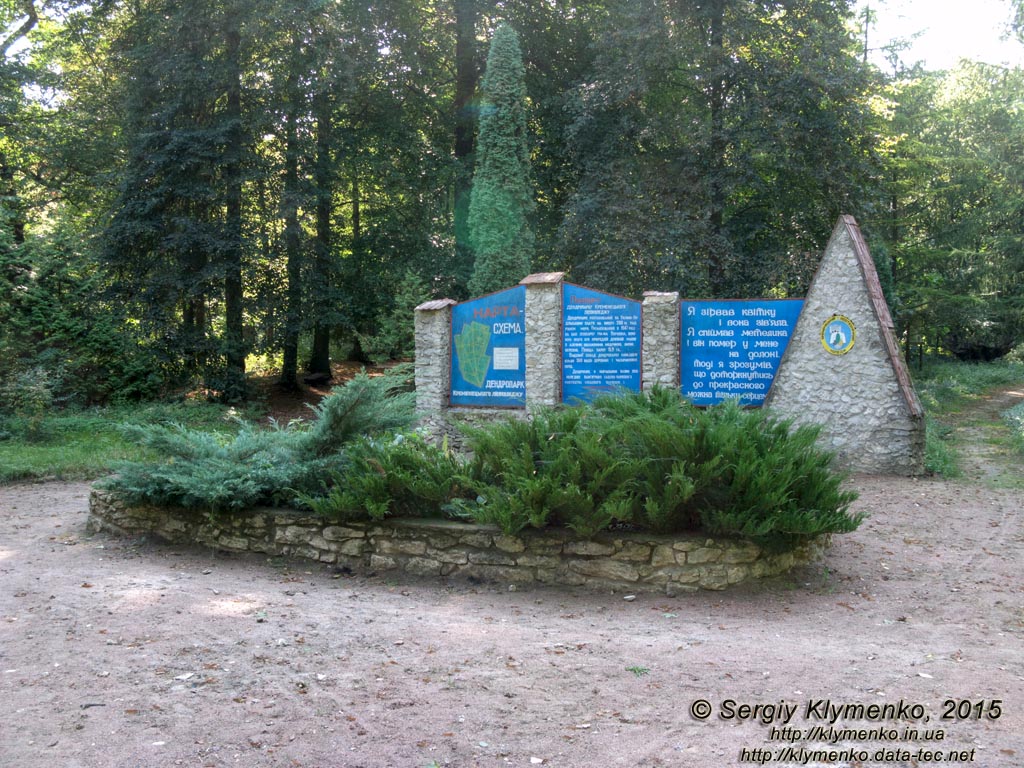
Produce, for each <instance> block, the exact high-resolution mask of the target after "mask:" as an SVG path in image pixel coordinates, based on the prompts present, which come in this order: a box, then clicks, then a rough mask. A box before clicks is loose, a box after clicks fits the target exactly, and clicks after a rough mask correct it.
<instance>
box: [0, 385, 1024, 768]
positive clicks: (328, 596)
mask: <svg viewBox="0 0 1024 768" xmlns="http://www.w3.org/2000/svg"><path fill="white" fill-rule="evenodd" d="M992 407H993V408H998V407H1001V406H999V405H995V406H992ZM991 417H992V414H991V413H988V412H986V411H983V410H982V407H979V408H975V409H972V411H971V412H969V413H965V414H964V418H963V423H964V425H965V429H964V433H963V436H964V439H969V440H971V441H974V437H972V436H973V435H974V434H975V433H974V432H973V431H971V430H973V429H974V427H972V426H969V425H971V424H974V423H975V422H979V426H978V428H979V429H982V427H981V426H980V423H982V422H987V421H990V420H991ZM972 450H973V449H972ZM972 456H976V460H977V461H979V462H980V463H979V466H982V467H983V468H985V467H993V466H995V467H996V468H997V469H998V471H997V472H995V473H994V474H992V473H989V472H988V471H987V469H986V470H985V471H984V472H982V473H981V474H982V475H983V476H984V478H986V479H983V480H977V479H974V476H976V475H978V473H974V472H969V473H968V477H967V478H965V479H964V480H962V481H959V482H942V481H934V480H911V481H908V480H902V479H890V478H878V477H858V478H856V479H855V481H854V484H855V485H856V487H857V488H858V489H859V491H860V493H861V498H860V501H859V502H858V507H859V508H862V509H866V510H868V511H870V513H871V518H870V520H869V521H868V522H867V523H865V525H864V526H862V528H861V530H859V531H857V532H856V533H854V534H850V535H847V536H843V537H838V538H837V539H836V541H835V544H834V546H833V547H832V549H831V551H830V553H829V555H828V557H827V559H826V560H825V561H824V562H822V563H821V564H819V565H817V566H815V567H812V568H807V569H804V570H802V571H799V572H796V573H793V574H791V575H790V576H788V577H785V578H782V579H779V580H775V581H772V582H769V583H765V584H762V585H758V586H756V587H751V588H747V589H741V590H735V591H730V592H725V593H715V594H695V595H684V596H681V597H678V598H666V597H657V596H638V597H637V598H636V599H635V600H631V601H627V600H625V599H624V595H622V594H608V593H596V594H595V593H587V592H581V591H574V590H569V589H566V590H537V591H528V592H509V591H508V590H507V587H504V586H503V585H494V586H492V587H484V586H472V585H467V584H465V583H461V584H456V585H449V586H445V585H438V584H434V583H406V584H399V583H393V582H391V581H389V580H388V579H386V578H356V577H349V576H344V575H341V574H336V573H332V572H331V571H330V570H328V569H320V568H312V567H308V566H298V567H295V566H292V567H287V566H286V565H285V564H282V563H279V562H274V561H272V562H267V561H266V560H265V559H245V558H239V557H227V556H225V555H220V554H215V553H211V552H206V551H190V550H184V549H181V548H173V547H166V546H161V545H157V544H152V543H149V542H146V541H142V540H124V539H117V538H112V537H108V536H105V535H99V536H95V537H91V538H90V537H87V536H86V535H85V532H84V527H85V516H86V499H87V492H88V487H87V486H86V485H85V484H76V483H46V484H38V485H16V486H8V487H3V488H0V765H2V766H18V768H74V767H77V766H83V767H86V768H115V767H116V768H122V767H125V766H140V767H144V768H163V767H164V766H247V767H263V766H266V767H268V768H269V767H271V766H273V767H274V768H277V767H278V766H282V767H292V766H296V767H298V766H308V767H315V768H383V767H391V766H395V767H403V768H404V767H406V766H409V767H411V768H426V767H427V766H457V767H460V768H461V767H463V766H487V767H491V766H531V765H546V766H560V767H570V768H589V767H590V766H698V767H704V766H707V767H708V768H711V767H715V768H717V767H719V766H733V765H746V764H750V763H754V764H759V763H760V764H767V765H772V766H781V765H797V764H801V763H802V762H804V759H805V758H807V759H806V764H808V765H831V766H848V767H853V766H858V767H860V766H868V765H871V766H874V765H879V766H882V765H884V766H900V767H905V766H924V765H946V766H949V765H955V766H982V767H989V766H1006V767H1007V768H1010V767H1017V766H1022V765H1024V645H1022V640H1024V580H1022V577H1021V563H1022V562H1024V530H1022V521H1021V511H1022V508H1024V490H1020V489H1019V488H1017V489H1015V488H1012V487H1005V486H1006V485H1007V484H1006V483H1002V482H992V481H990V480H989V479H988V478H992V477H995V478H997V479H998V478H1005V477H1009V476H1010V475H1012V473H1014V472H1016V473H1019V472H1020V466H1021V462H1020V460H1019V458H1018V459H1014V458H1013V457H1011V456H1010V455H1009V454H1005V455H999V456H986V455H984V454H982V453H981V452H979V453H977V454H972ZM972 460H975V459H972ZM698 700H706V701H708V702H709V703H710V704H711V717H710V718H709V719H708V720H706V721H702V720H699V719H696V718H695V717H693V716H692V715H691V714H690V709H691V706H692V705H693V703H694V702H696V701H698ZM947 700H952V701H953V702H954V704H953V705H950V704H944V702H945V701H947ZM730 701H734V702H735V703H736V706H733V705H731V704H729V702H730ZM995 701H999V702H1000V703H999V704H998V705H993V703H992V702H995ZM825 702H828V703H830V704H831V705H833V706H842V705H854V706H855V707H857V706H859V705H864V708H863V709H857V708H854V709H851V710H848V711H846V712H844V713H843V714H844V715H845V716H844V717H842V718H840V719H839V720H838V722H837V725H838V726H840V727H843V726H845V727H851V728H858V729H865V732H864V733H860V734H857V733H843V734H836V733H832V734H829V733H827V732H825V733H822V732H818V733H815V734H813V735H809V734H808V730H809V729H810V728H812V727H814V726H818V725H821V726H824V727H826V728H827V726H828V725H829V719H830V717H829V714H828V713H829V711H830V710H828V709H827V707H825ZM958 702H969V704H965V705H961V706H962V707H963V708H962V709H961V710H960V714H961V715H964V717H962V718H957V717H956V703H958ZM740 704H747V705H751V706H753V705H758V704H760V705H773V706H774V707H775V710H774V711H772V710H771V709H766V708H763V707H762V708H761V709H758V710H757V715H756V717H754V718H753V719H749V718H748V719H741V718H740V717H739V714H740V713H741V710H740V709H739V705H740ZM884 704H893V705H895V706H894V709H896V708H897V707H898V706H899V705H900V704H902V705H903V708H902V710H899V711H897V712H892V713H885V712H883V713H882V719H881V720H874V719H871V717H870V715H871V713H872V710H870V709H867V707H868V706H869V705H884ZM780 705H785V706H786V707H788V706H791V705H792V706H795V707H796V709H795V710H794V711H793V712H792V714H791V717H790V719H789V720H788V722H783V720H782V719H781V715H780V712H781V711H782V709H781V706H780ZM916 705H920V710H918V709H916V708H915V706H916ZM951 706H952V707H953V712H952V713H951V714H953V715H954V719H951V720H943V719H942V716H943V714H944V712H948V711H949V710H950V708H951ZM994 706H995V707H998V708H1000V709H1001V714H1000V716H999V717H998V718H997V719H993V718H992V717H990V716H991V715H994V714H995V712H996V710H995V709H993V707H994ZM976 707H980V711H981V716H980V718H978V717H976V715H977V712H978V711H979V710H978V709H976ZM786 711H789V710H786ZM730 714H733V715H734V716H732V717H728V718H725V717H723V715H730ZM744 714H747V713H744ZM876 714H877V713H876ZM770 715H771V716H776V717H777V719H776V720H775V721H774V725H775V726H776V727H777V728H779V729H780V730H778V731H775V732H774V737H775V738H774V740H770V739H771V738H772V737H773V731H772V730H771V727H770V725H768V724H767V721H768V720H770V719H771V718H770V717H769V716H770ZM783 726H785V727H787V728H790V729H795V730H789V731H786V730H781V729H782V727H783ZM907 728H910V729H912V730H915V731H916V740H915V739H913V738H912V737H913V735H914V734H912V733H908V732H907V731H906V729H907ZM872 729H873V730H872ZM879 729H883V730H881V731H880V730H879ZM889 729H895V731H896V733H895V741H893V740H891V739H892V737H893V734H892V733H890V732H889ZM940 733H941V735H942V736H943V737H944V738H943V739H942V740H938V736H939V735H940ZM830 736H832V737H835V740H834V744H833V745H832V746H831V747H829V748H831V749H835V750H837V751H840V750H845V751H846V753H847V754H836V755H832V756H829V755H827V754H823V755H820V756H818V757H823V758H830V757H831V758H832V759H831V761H830V762H826V761H824V760H815V759H810V757H812V756H808V755H801V754H800V753H796V754H792V755H781V756H780V754H779V751H780V750H782V749H784V748H786V747H787V742H786V741H784V740H780V739H789V738H793V737H796V738H797V741H796V742H795V743H794V745H793V746H794V747H795V748H796V749H800V748H801V747H805V748H807V749H821V750H824V749H825V748H826V746H827V744H828V741H829V737H830ZM886 749H887V750H892V751H891V752H889V753H881V754H879V750H886ZM743 750H766V751H767V755H766V757H762V755H765V753H762V752H753V751H748V752H744V751H743ZM850 750H854V751H855V752H856V753H857V754H853V755H851V754H849V752H850ZM902 750H905V752H902ZM919 750H942V751H943V753H944V754H943V761H942V762H935V761H932V760H929V759H927V756H926V755H924V754H923V753H922V754H919ZM951 750H965V754H964V755H963V756H961V755H959V754H958V755H956V756H955V759H953V760H947V759H945V758H946V757H947V755H948V752H949V751H951ZM862 751H863V752H865V753H867V754H866V756H865V755H862V754H859V753H860V752H862ZM876 756H877V759H876ZM961 757H963V758H964V759H960V758H961ZM967 758H970V759H967Z"/></svg>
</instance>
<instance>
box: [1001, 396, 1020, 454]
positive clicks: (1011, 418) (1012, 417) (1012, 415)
mask: <svg viewBox="0 0 1024 768" xmlns="http://www.w3.org/2000/svg"><path fill="white" fill-rule="evenodd" d="M1003 421H1005V422H1006V425H1007V426H1008V427H1009V428H1010V431H1011V432H1012V433H1013V443H1014V445H1015V446H1016V447H1017V450H1018V451H1019V452H1021V453H1024V403H1021V404H1020V405H1017V406H1014V407H1013V408H1011V409H1010V410H1008V411H1007V412H1006V413H1004V414H1003Z"/></svg>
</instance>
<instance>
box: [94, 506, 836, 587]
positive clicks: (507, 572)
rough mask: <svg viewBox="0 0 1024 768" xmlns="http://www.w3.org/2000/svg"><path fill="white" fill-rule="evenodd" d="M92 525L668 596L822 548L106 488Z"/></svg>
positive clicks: (429, 572) (383, 566)
mask: <svg viewBox="0 0 1024 768" xmlns="http://www.w3.org/2000/svg"><path fill="white" fill-rule="evenodd" d="M88 529H89V530H90V532H97V531H100V530H107V531H111V532H114V533H118V534H122V535H125V534H136V535H137V534H143V533H144V534H154V535H156V536H159V537H160V538H162V539H165V540H167V541H169V542H172V543H178V544H186V543H187V544H201V545H205V546H208V547H212V548H214V549H218V550H224V551H229V552H255V553H263V554H267V555H281V556H285V557H297V558H305V559H308V560H313V561H317V562H321V563H332V564H339V565H344V566H348V567H350V568H353V569H355V570H359V571H362V572H369V571H394V572H400V573H403V574H406V575H409V576H416V577H430V578H437V579H441V578H469V577H472V578H477V579H483V580H488V581H496V582H499V583H502V584H509V585H511V584H515V585H517V586H520V587H524V586H528V585H530V584H553V585H569V586H585V587H592V588H598V589H616V590H626V591H636V592H663V593H666V594H674V593H679V592H689V591H696V590H698V589H709V590H720V589H725V588H726V587H728V586H731V585H733V584H739V583H741V582H744V581H747V580H749V579H756V578H761V577H765V576H774V575H777V574H781V573H784V572H785V571H787V570H789V569H790V568H792V567H793V566H794V565H795V564H797V563H802V562H807V561H809V560H811V559H813V558H815V557H816V556H817V555H818V554H819V551H820V549H821V545H815V546H811V547H807V548H805V549H801V550H798V551H795V552H787V553H783V554H770V553H768V552H765V551H764V550H762V549H761V548H760V547H758V546H756V545H754V544H750V543H747V542H738V541H732V540H714V539H708V538H706V537H696V536H690V537H661V536H652V535H647V534H636V533H623V534H612V533H608V534H604V535H599V536H597V537H595V538H594V539H592V540H581V539H576V538H574V537H573V536H572V535H571V533H570V532H568V531H563V530H550V531H526V532H524V533H523V534H522V535H519V536H506V535H504V534H502V533H501V532H500V531H499V530H498V529H497V528H494V527H492V526H481V525H468V524H465V523H459V522H447V521H434V520H388V521H385V522H381V523H348V524H345V525H335V524H332V523H330V522H327V521H325V520H323V519H320V518H316V517H311V516H308V515H302V514H299V513H297V512H294V511H289V510H280V509H255V510H247V511H245V512H242V513H238V514H235V515H226V516H223V517H218V518H217V519H216V520H211V519H210V518H209V517H207V516H206V515H204V514H202V513H200V512H195V511H192V510H183V509H168V508H161V507H146V506H128V505H126V504H125V503H124V502H123V501H121V500H120V499H118V498H117V497H116V496H113V495H111V494H109V493H105V492H101V491H97V490H93V492H92V495H91V497H90V500H89V522H88Z"/></svg>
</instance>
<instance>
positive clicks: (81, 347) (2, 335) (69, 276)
mask: <svg viewBox="0 0 1024 768" xmlns="http://www.w3.org/2000/svg"><path fill="white" fill-rule="evenodd" d="M5 278H6V279H5ZM105 290H106V287H105V285H104V283H103V281H102V280H101V279H99V278H98V277H97V275H96V273H95V264H94V263H93V262H92V261H91V260H90V259H89V257H88V256H87V255H86V254H83V253H82V252H80V251H79V250H78V249H76V248H75V247H74V246H73V245H72V243H70V242H68V240H67V239H65V238H64V237H59V238H58V237H55V238H54V240H53V242H50V243H45V242H43V241H40V240H35V239H33V240H31V241H29V242H27V243H24V244H22V245H21V246H20V247H19V248H17V249H12V250H9V251H6V252H5V251H4V250H3V249H2V248H0V359H2V360H4V361H5V363H6V367H5V369H4V370H0V384H2V383H3V382H4V381H7V385H8V386H11V385H12V382H13V380H14V379H18V380H19V381H21V382H22V384H21V385H18V386H16V387H15V388H16V389H17V388H24V386H25V382H27V381H29V380H31V379H36V380H37V386H42V385H43V384H44V383H45V385H46V387H48V388H49V390H50V391H51V394H52V396H53V397H54V398H57V399H59V400H61V401H66V400H68V399H71V400H77V401H78V402H79V403H81V404H91V403H102V402H107V401H110V400H121V399H132V400H135V399H140V398H146V397H154V396H155V395H157V394H158V393H159V392H160V391H161V388H162V386H163V384H164V374H165V368H164V366H163V364H162V362H161V360H160V359H159V357H158V356H157V355H156V354H155V353H154V352H153V351H152V350H151V348H150V347H149V345H148V344H146V343H144V342H143V340H142V339H140V338H139V337H138V335H137V334H136V333H135V332H134V330H133V328H132V325H131V323H130V322H128V321H127V319H126V318H125V317H124V315H123V314H122V313H121V312H120V311H119V309H118V307H117V305H115V304H111V303H108V302H104V301H101V300H98V297H99V296H101V295H102V294H103V293H104V292H105Z"/></svg>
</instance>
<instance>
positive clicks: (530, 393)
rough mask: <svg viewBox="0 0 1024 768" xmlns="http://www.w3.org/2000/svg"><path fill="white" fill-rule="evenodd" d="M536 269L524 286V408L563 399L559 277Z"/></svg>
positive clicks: (560, 273)
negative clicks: (535, 272)
mask: <svg viewBox="0 0 1024 768" xmlns="http://www.w3.org/2000/svg"><path fill="white" fill-rule="evenodd" d="M564 277H565V273H564V272H539V273H537V274H534V275H527V276H526V277H524V278H523V280H522V281H521V282H520V285H524V286H526V409H527V411H533V410H534V409H536V408H544V407H548V406H553V405H558V403H559V402H561V399H562V278H564Z"/></svg>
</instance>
